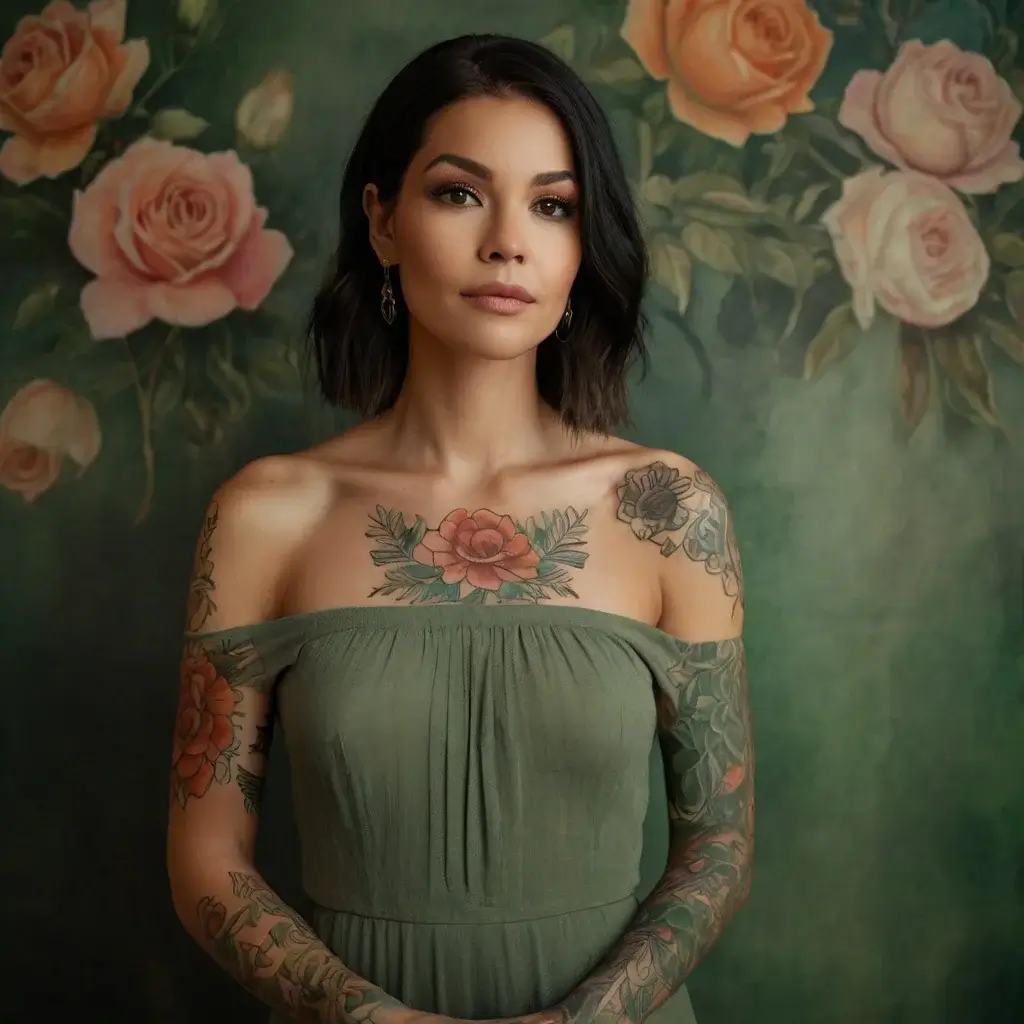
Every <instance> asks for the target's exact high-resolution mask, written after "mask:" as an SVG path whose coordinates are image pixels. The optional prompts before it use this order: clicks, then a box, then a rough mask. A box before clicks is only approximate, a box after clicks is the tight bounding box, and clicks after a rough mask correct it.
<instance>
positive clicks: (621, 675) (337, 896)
mask: <svg viewBox="0 0 1024 1024" xmlns="http://www.w3.org/2000/svg"><path fill="white" fill-rule="evenodd" d="M645 275H646V257H645V251H644V246H643V240H642V235H641V232H640V229H639V226H638V223H637V217H636V214H635V212H634V209H633V207H632V204H631V201H630V194H629V189H628V185H627V182H626V179H625V176H624V173H623V170H622V167H621V164H620V161H619V158H618V156H617V154H616V150H615V146H614V142H613V138H612V135H611V132H610V129H609V126H608V124H607V122H606V120H605V118H604V116H603V114H602V113H601V111H600V109H599V107H598V106H597V104H596V102H595V100H594V99H593V97H592V96H591V95H590V94H589V93H588V92H587V90H586V88H585V87H584V86H583V84H582V83H581V82H580V81H579V80H578V78H577V77H576V76H575V75H574V74H573V72H572V71H571V70H570V69H569V68H567V67H566V66H565V65H564V64H562V63H561V62H560V61H558V60H557V59H556V58H555V57H554V56H553V55H552V54H550V53H549V52H547V51H546V50H544V49H542V48H540V47H538V46H535V45H533V44H531V43H527V42H524V41H521V40H516V39H509V38H503V37H494V36H475V37H464V38H460V39H455V40H452V41H449V42H445V43H442V44H439V45H437V46H434V47H432V48H431V49H429V50H427V51H426V52H425V53H423V54H421V55H420V56H419V57H417V58H416V59H415V60H414V61H412V63H410V64H409V65H408V66H407V67H406V68H405V69H404V70H403V71H402V72H401V73H400V74H399V75H398V76H397V77H396V78H395V79H394V81H393V82H392V83H391V84H390V85H389V86H388V87H387V89H386V90H385V91H384V93H383V95H382V96H381V97H380V99H379V100H378V101H377V103H376V105H375V107H374V108H373V111H372V113H371V114H370V116H369V119H368V121H367V124H366V126H365V128H364V129H363V132H362V135H361V137H360V139H359V141H358V143H357V144H356V147H355V150H354V153H353V155H352V157H351V160H350V163H349V165H348V169H347V172H346V174H345V179H344V183H343V185H342V191H341V243H340V248H339V250H338V254H337V261H336V266H335V268H334V271H333V274H332V276H331V277H330V279H329V281H328V283H327V284H326V286H325V287H324V288H323V290H322V291H321V292H320V294H319V295H318V297H317V299H316V303H315V306H314V310H313V314H312V317H311V335H312V339H313V342H314V347H315V353H316V358H317V365H318V369H319V379H320V383H321V386H322V390H323V393H324V395H325V397H326V398H327V399H328V400H329V401H331V402H334V403H338V404H341V405H343V406H345V407H348V408H352V409H357V410H359V411H361V412H362V413H363V415H364V421H363V422H362V423H361V424H360V425H359V426H357V427H355V428H353V429H351V430H348V431H346V432H344V433H343V434H342V435H341V436H339V437H337V438H335V439H333V440H331V441H329V442H327V443H326V444H323V445H320V446H318V447H316V448H314V449H312V450H310V451H306V452H302V453H299V454H295V455H290V456H275V457H273V458H268V459H264V460H260V461H258V462H256V463H254V464H252V465H249V466H247V467H246V468H244V469H243V470H242V471H241V472H240V473H238V474H237V475H236V476H235V477H234V478H233V479H232V480H230V481H229V482H228V483H226V484H224V485H223V486H222V487H221V488H220V490H219V491H218V493H217V494H216V496H215V498H214V500H213V502H212V504H211V506H210V509H209V512H208V514H207V517H206V520H205V526H204V529H203V531H202V536H201V538H200V541H199V545H198V553H197V558H196V568H195V576H194V581H193V583H192V588H191V601H190V606H189V615H188V619H189V621H188V632H187V635H186V643H185V651H184V658H183V669H182V685H181V707H180V710H179V715H178V729H177V734H176V742H175V749H174V768H173V773H172V790H173V800H172V808H171V812H170V826H169V853H168V861H169V871H170V877H171V883H172V892H173V897H174V903H175V907H176V909H177V912H178V914H179V916H180V917H181V920H182V922H183V923H184V925H185V927H186V928H187V929H188V930H189V932H190V933H191V934H192V935H193V936H194V937H195V939H196V940H197V941H198V942H199V943H200V944H201V945H202V946H203V947H204V948H205V949H206V950H207V951H208V952H210V953H211V954H212V955H213V956H214V957H215V958H216V959H217V960H218V961H219V962H220V963H221V964H222V965H223V966H224V967H225V968H226V969H227V970H228V971H230V972H231V973H232V974H233V975H234V976H235V977H236V978H237V979H238V980H239V981H240V982H241V983H242V984H243V985H245V986H246V987H247V988H248V989H249V990H250V991H251V992H253V993H254V994H255V995H257V996H259V997H260V998H261V999H263V1000H265V1001H266V1002H267V1003H268V1004H270V1005H271V1006H272V1007H274V1008H275V1009H276V1010H277V1011H278V1019H280V1020H301V1021H317V1022H323V1021H327V1022H345V1024H348V1022H354V1021H371V1022H373V1024H413V1022H416V1024H421V1022H429V1024H450V1022H451V1021H452V1020H453V1019H454V1020H478V1019H486V1018H501V1019H503V1020H506V1021H509V1022H511V1021H517V1022H523V1021H527V1022H529V1024H540V1022H547V1021H565V1022H580V1024H591V1022H598V1021H600V1022H612V1021H615V1022H619V1021H640V1020H650V1021H664V1022H671V1024H686V1022H689V1021H692V1020H693V1016H692V1011H691V1009H690V1004H689V1000H688V998H687V996H686V992H685V989H684V988H683V982H684V980H685V978H686V976H687V975H688V974H689V972H690V971H691V970H692V969H693V967H694V966H695V965H696V963H697V962H698V960H699V959H700V958H701V957H702V956H703V954H704V953H705V952H706V951H707V949H708V948H709V947H710V945H711V944H712V943H713V942H714V940H715V939H716V938H717V936H718V934H719V932H720V931H721V928H722V926H723V924H724V923H725V921H726V919H727V918H728V917H729V916H730V914H731V913H732V912H733V910H734V909H735V908H736V906H737V905H738V904H739V903H740V902H741V901H742V900H743V899H744V897H745V895H746V891H747V886H748V879H749V871H750V858H751V846H752V826H753V790H752V785H753V773H752V768H753V765H752V749H751V735H750V728H749V715H748V707H747V699H746V683H745V678H744V664H745V663H744V657H743V650H742V642H741V639H740V633H741V625H742V614H743V613H742V578H741V573H740V564H739V559H738V556H737V550H736V544H735V540H734V537H733V532H732V528H731V524H730V520H729V514H728V510H727V507H726V503H725V500H724V499H723V497H722V495H721V493H720V491H719V489H718V488H717V487H716V485H715V484H714V483H713V481H712V480H711V479H710V478H709V477H708V476H707V475H706V474H705V473H703V472H702V471H701V470H700V469H698V468H697V467H696V466H694V465H693V464H692V463H691V462H689V461H688V460H687V459H685V458H683V457H682V456H679V455H677V454H675V453H673V452H668V451H656V450H650V449H646V448H643V447H641V446H639V445H636V444H632V443H629V442H627V441H624V440H621V439H619V438H617V437H614V436H611V435H610V434H609V433H608V429H609V428H610V427H611V426H613V425H614V424H615V423H616V422H620V421H622V420H623V419H624V418H625V412H626V398H625V392H626V383H625V377H626V371H627V369H628V366H629V365H630V362H631V360H632V357H633V356H634V355H637V354H642V344H643V343H642V326H643V325H642V317H641V312H640V306H641V299H642V295H643V290H644V284H645ZM278 718H279V719H280V721H281V722H282V724H283V727H284V731H285V733H286V735H287V741H288V746H289V760H290V763H291V767H292V779H293V787H294V805H295V813H296V820H297V823H298V826H299V831H300V836H301V840H302V865H303V883H304V886H305V888H306V890H307V891H308V893H309V894H310V896H311V898H312V900H313V902H314V905H315V911H314V913H313V915H312V920H311V922H310V923H309V924H307V923H306V922H304V921H303V920H302V919H300V918H299V916H298V915H297V914H296V913H295V912H294V911H292V910H291V909H290V908H289V907H287V906H285V905H284V904H283V902H282V901H281V899H280V898H279V897H278V896H277V895H275V893H274V892H273V891H272V890H271V889H270V887H269V886H268V885H267V883H266V882H265V881H264V880H263V879H262V878H261V877H260V875H259V874H258V872H257V871H256V868H255V866H254V861H253V845H254V837H255V832H256V826H257V815H258V812H259V804H260V789H261V784H262V780H263V776H264V771H265V766H266V758H267V753H268V747H269V742H270V734H271V729H272V725H273V722H274V720H276V719H278ZM656 733H657V734H658V736H659V737H660V741H661V749H662V752H663V755H664V763H665V769H666V780H667V786H668V793H669V798H670V799H669V805H670V819H671V821H670V827H671V844H672V845H671V853H670V857H669V863H668V866H667V868H666V871H665V874H664V877H663V878H662V880H661V882H660V884H659V885H658V886H657V888H656V889H655V890H654V892H653V893H652V894H651V895H650V897H649V898H648V899H647V900H645V901H644V902H643V904H642V905H640V904H639V903H638V901H637V899H636V898H635V897H634V891H635V890H636V888H637V884H638V865H639V859H640V849H641V826H642V823H643V820H644V815H645V811H646V808H647V800H648V781H649V773H648V763H649V762H648V756H649V753H650V751H651V748H652V741H653V739H654V736H655V734H656Z"/></svg>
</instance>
